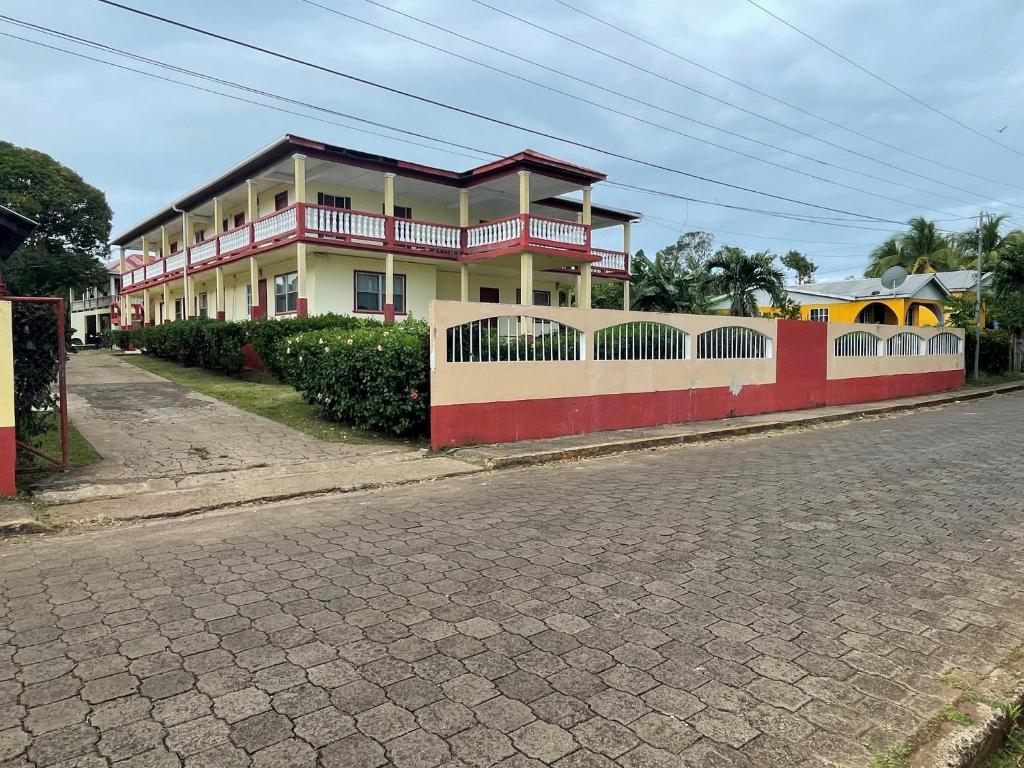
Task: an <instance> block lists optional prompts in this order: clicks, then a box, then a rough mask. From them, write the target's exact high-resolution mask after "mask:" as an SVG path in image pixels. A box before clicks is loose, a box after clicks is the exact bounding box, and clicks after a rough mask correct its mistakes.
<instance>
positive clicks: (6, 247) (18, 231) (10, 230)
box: [0, 205, 38, 261]
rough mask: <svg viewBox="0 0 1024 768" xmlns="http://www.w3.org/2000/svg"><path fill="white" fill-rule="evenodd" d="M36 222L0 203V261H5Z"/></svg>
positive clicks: (35, 225)
mask: <svg viewBox="0 0 1024 768" xmlns="http://www.w3.org/2000/svg"><path fill="white" fill-rule="evenodd" d="M37 226H38V224H37V222H35V221H33V220H32V219H30V218H28V217H27V216H22V215H21V214H20V213H17V212H15V211H12V210H11V209H10V208H6V207H4V206H2V205H0V261H6V260H7V259H9V258H10V256H11V254H12V253H14V252H15V251H16V250H17V249H18V246H20V245H21V244H22V243H23V242H25V238H27V237H28V236H29V235H30V234H31V233H32V230H33V229H35V228H36V227H37Z"/></svg>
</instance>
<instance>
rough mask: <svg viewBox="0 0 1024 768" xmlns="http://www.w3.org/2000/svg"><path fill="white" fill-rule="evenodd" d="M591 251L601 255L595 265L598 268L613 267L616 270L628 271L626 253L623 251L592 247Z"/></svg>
mask: <svg viewBox="0 0 1024 768" xmlns="http://www.w3.org/2000/svg"><path fill="white" fill-rule="evenodd" d="M590 252H591V253H592V254H593V255H594V256H600V257H601V261H599V262H598V263H597V264H595V265H594V266H595V267H597V268H598V269H611V270H615V271H616V272H625V271H626V254H625V253H624V252H622V251H608V250H605V249H604V248H591V249H590Z"/></svg>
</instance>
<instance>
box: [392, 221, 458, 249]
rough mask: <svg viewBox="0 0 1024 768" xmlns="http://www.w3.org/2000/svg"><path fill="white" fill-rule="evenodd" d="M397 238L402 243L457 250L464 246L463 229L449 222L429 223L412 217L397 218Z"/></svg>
mask: <svg viewBox="0 0 1024 768" xmlns="http://www.w3.org/2000/svg"><path fill="white" fill-rule="evenodd" d="M395 240H397V241H398V242H400V243H412V244H413V245H426V246H431V247H434V248H445V249H448V250H453V251H455V250H458V249H459V248H460V247H461V246H462V230H461V229H460V228H459V227H453V226H450V225H447V224H427V223H425V222H422V221H413V220H411V219H395Z"/></svg>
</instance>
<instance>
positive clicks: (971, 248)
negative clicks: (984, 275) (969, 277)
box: [957, 213, 1024, 269]
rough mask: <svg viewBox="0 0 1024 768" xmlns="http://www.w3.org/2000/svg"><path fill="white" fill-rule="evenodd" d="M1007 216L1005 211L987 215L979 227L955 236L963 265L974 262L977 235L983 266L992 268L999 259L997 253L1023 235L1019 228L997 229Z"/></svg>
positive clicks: (970, 264) (969, 264)
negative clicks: (1002, 231)
mask: <svg viewBox="0 0 1024 768" xmlns="http://www.w3.org/2000/svg"><path fill="white" fill-rule="evenodd" d="M1008 219H1009V216H1008V215H1007V214H1005V213H1001V214H999V215H998V216H989V217H988V220H987V221H985V222H984V223H983V224H982V225H981V229H980V230H979V229H978V227H974V228H973V229H970V230H968V231H967V232H964V233H962V234H961V235H958V236H957V245H958V246H959V248H960V251H961V264H962V266H964V267H973V266H974V265H975V264H976V261H977V258H978V239H979V235H980V238H981V252H982V254H983V255H984V259H983V262H984V264H985V266H986V267H987V268H989V269H992V268H993V267H995V266H996V263H997V262H998V261H999V253H1000V251H1002V250H1004V249H1005V248H1007V247H1008V246H1010V245H1011V244H1012V243H1013V242H1014V241H1015V240H1019V239H1020V238H1021V237H1022V236H1024V232H1021V231H1020V230H1019V229H1011V230H1010V231H1008V232H1007V233H1006V234H1002V233H1001V232H1000V231H999V230H1000V229H1001V228H1002V226H1003V222H1005V221H1007V220H1008Z"/></svg>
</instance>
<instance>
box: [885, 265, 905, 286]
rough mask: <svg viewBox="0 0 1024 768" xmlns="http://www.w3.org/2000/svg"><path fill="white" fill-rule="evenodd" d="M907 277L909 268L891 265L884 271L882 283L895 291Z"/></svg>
mask: <svg viewBox="0 0 1024 768" xmlns="http://www.w3.org/2000/svg"><path fill="white" fill-rule="evenodd" d="M906 279H907V270H905V269H904V268H903V267H889V268H888V269H887V270H885V272H883V273H882V285H883V286H885V287H886V288H889V289H890V290H893V291H895V290H896V289H897V288H898V287H899V286H901V285H903V281H904V280H906Z"/></svg>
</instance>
